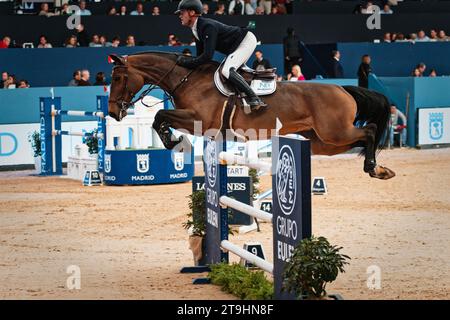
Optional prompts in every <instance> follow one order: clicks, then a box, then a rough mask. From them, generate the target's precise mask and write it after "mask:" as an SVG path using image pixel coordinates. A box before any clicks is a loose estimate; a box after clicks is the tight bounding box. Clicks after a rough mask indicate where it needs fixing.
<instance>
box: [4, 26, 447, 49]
mask: <svg viewBox="0 0 450 320" xmlns="http://www.w3.org/2000/svg"><path fill="white" fill-rule="evenodd" d="M438 41H448V37H447V35H446V34H445V31H444V30H439V33H438ZM0 48H1V47H0Z"/></svg>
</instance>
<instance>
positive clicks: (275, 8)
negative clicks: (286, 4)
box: [270, 7, 278, 15]
mask: <svg viewBox="0 0 450 320" xmlns="http://www.w3.org/2000/svg"><path fill="white" fill-rule="evenodd" d="M270 14H271V15H276V14H278V7H272V9H271V10H270Z"/></svg>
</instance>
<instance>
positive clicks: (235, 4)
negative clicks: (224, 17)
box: [228, 0, 245, 16]
mask: <svg viewBox="0 0 450 320" xmlns="http://www.w3.org/2000/svg"><path fill="white" fill-rule="evenodd" d="M244 7H245V5H244V1H243V0H231V2H230V5H229V6H228V14H229V15H235V16H238V15H241V16H242V15H244V9H245V8H244Z"/></svg>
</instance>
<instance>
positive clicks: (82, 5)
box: [79, 0, 91, 16]
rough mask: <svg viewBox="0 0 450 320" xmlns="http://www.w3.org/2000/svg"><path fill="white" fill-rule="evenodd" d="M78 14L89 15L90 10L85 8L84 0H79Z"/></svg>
mask: <svg viewBox="0 0 450 320" xmlns="http://www.w3.org/2000/svg"><path fill="white" fill-rule="evenodd" d="M79 14H80V16H90V15H91V11H90V10H88V9H86V1H85V0H81V1H80V13H79Z"/></svg>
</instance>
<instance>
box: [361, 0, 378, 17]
mask: <svg viewBox="0 0 450 320" xmlns="http://www.w3.org/2000/svg"><path fill="white" fill-rule="evenodd" d="M374 12H375V6H374V5H373V3H372V1H367V3H366V4H365V5H364V6H363V7H362V9H361V13H362V14H373V13H374Z"/></svg>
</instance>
